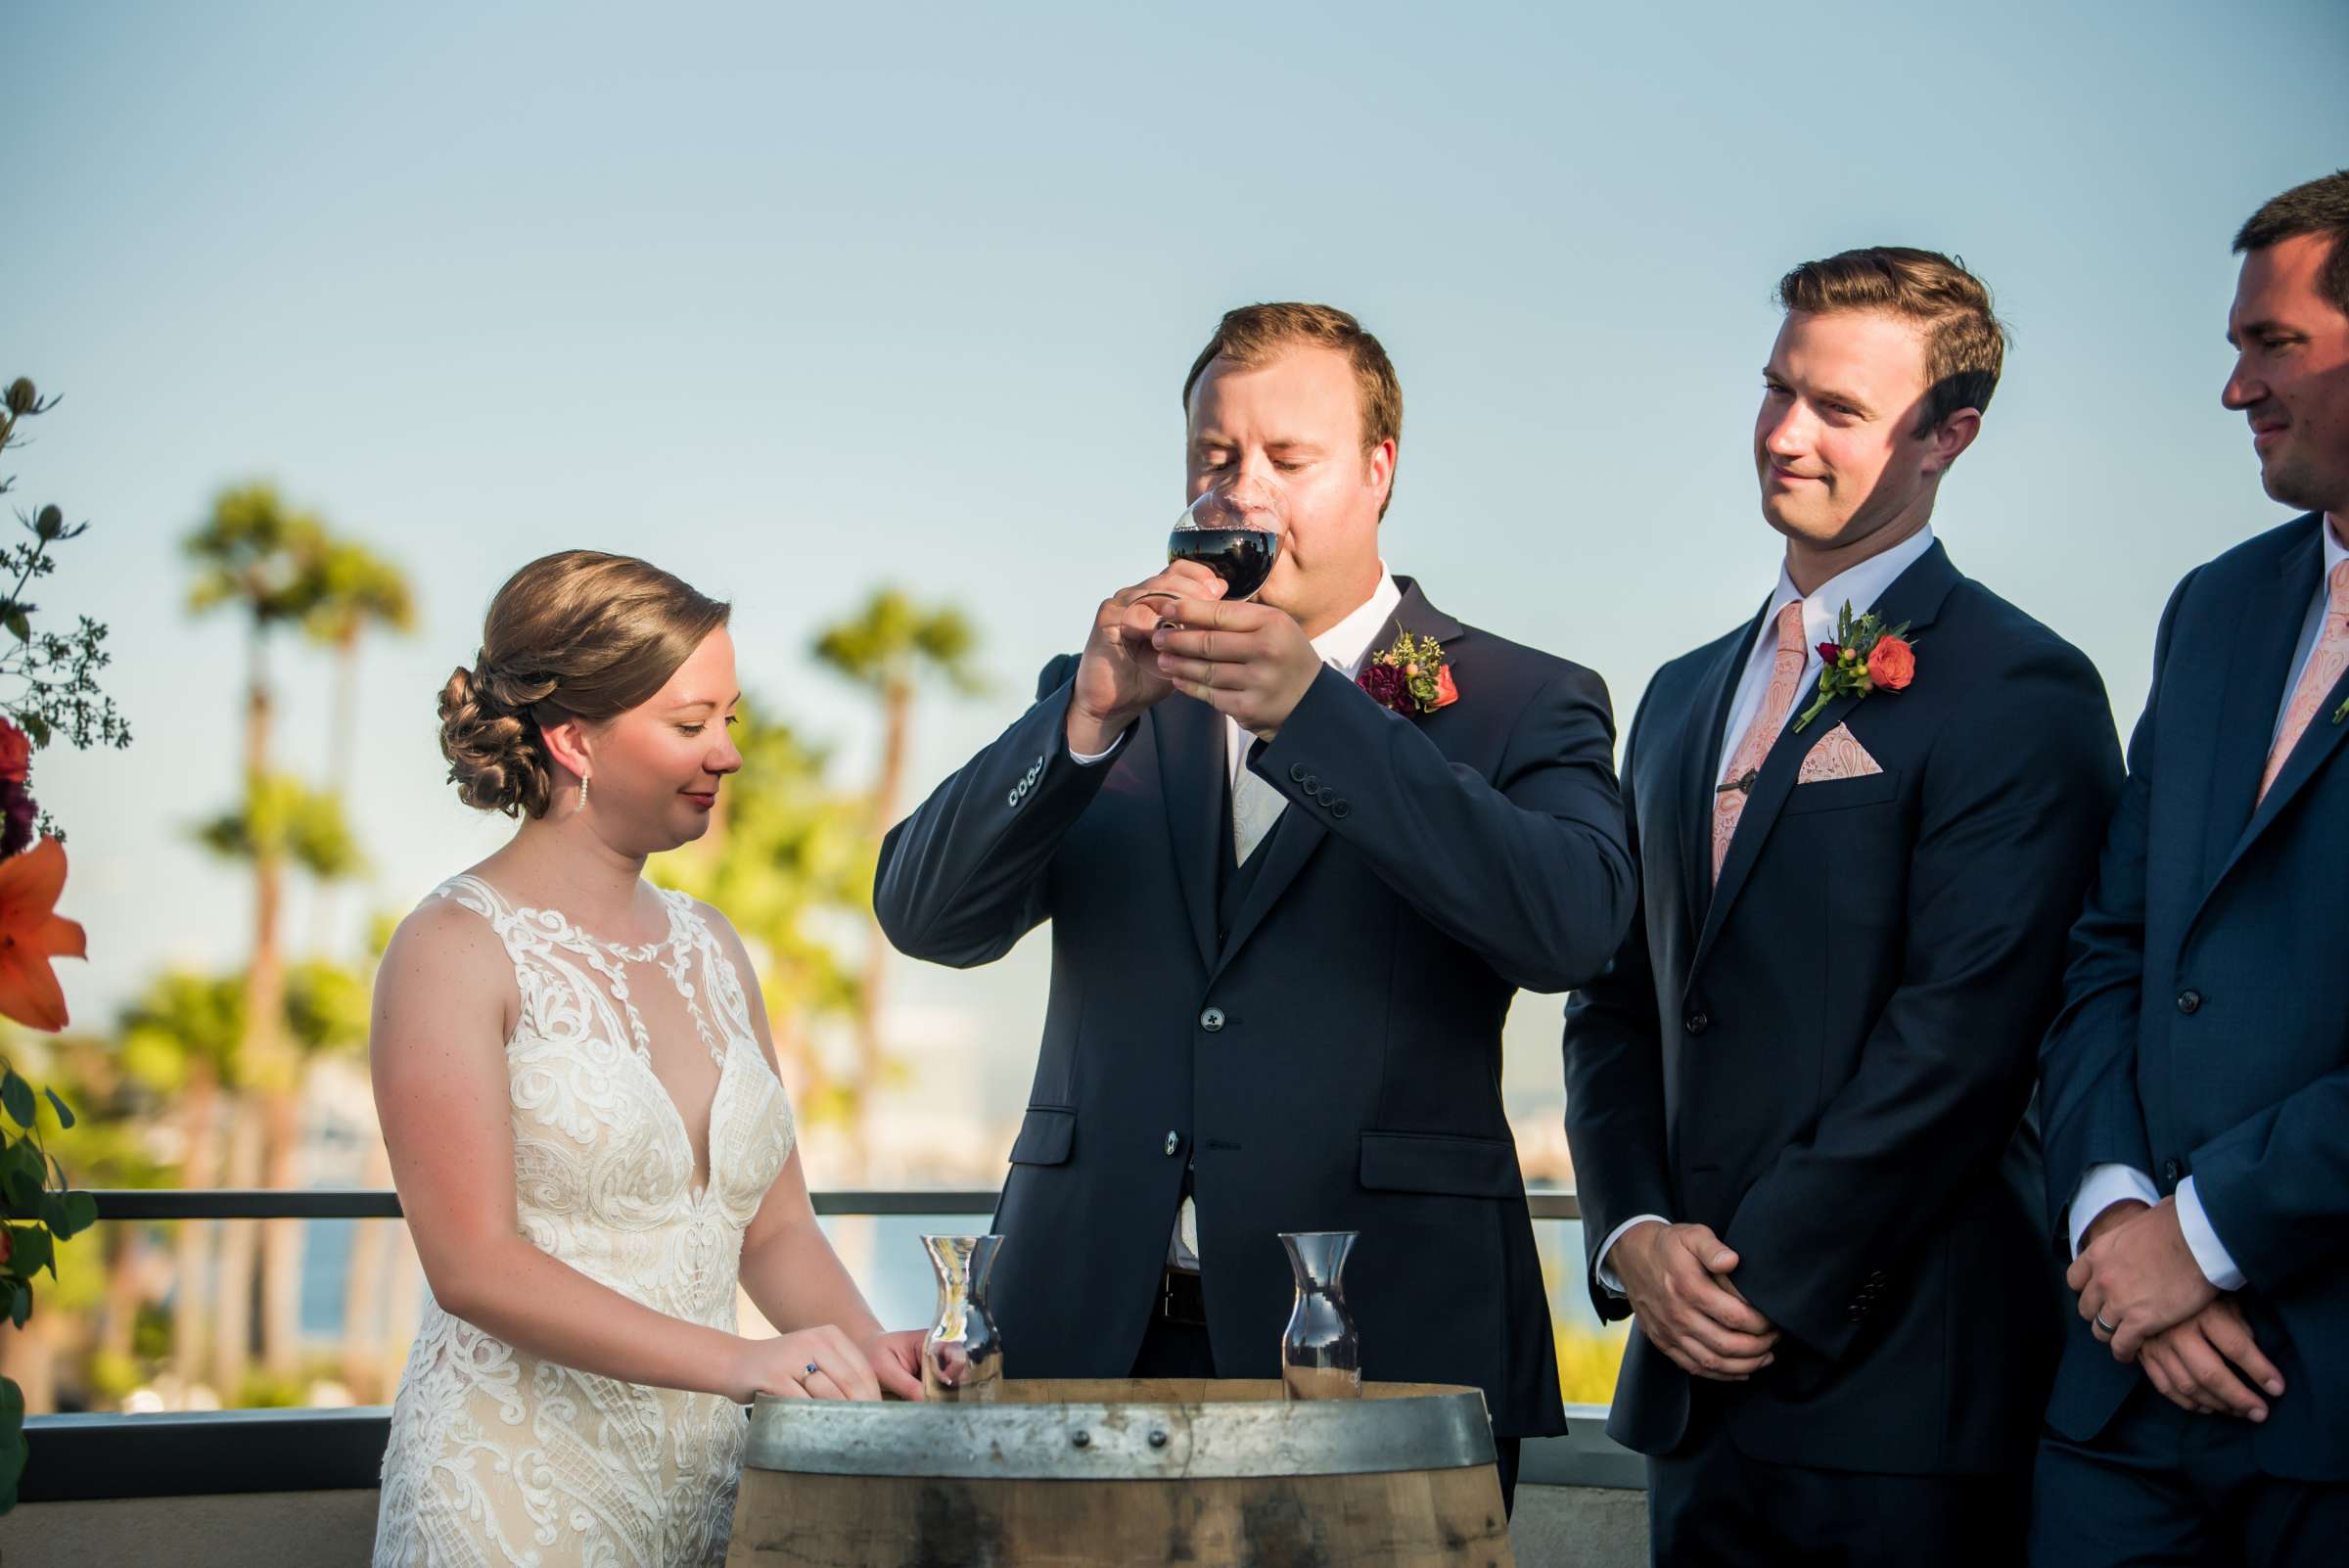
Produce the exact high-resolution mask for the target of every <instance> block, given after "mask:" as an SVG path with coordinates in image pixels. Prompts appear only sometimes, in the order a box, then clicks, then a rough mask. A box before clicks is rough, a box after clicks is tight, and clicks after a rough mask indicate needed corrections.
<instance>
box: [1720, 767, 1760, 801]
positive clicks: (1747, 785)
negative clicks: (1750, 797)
mask: <svg viewBox="0 0 2349 1568" xmlns="http://www.w3.org/2000/svg"><path fill="white" fill-rule="evenodd" d="M1761 776H1762V773H1761V770H1760V769H1759V768H1752V767H1749V768H1747V769H1746V770H1745V771H1744V772H1742V773H1740V774H1738V775H1737V776H1736V777H1735V778H1733V779H1731V780H1729V781H1728V782H1727V784H1724V785H1721V786H1720V787H1718V788H1717V789H1715V790H1714V791H1713V793H1714V794H1716V795H1727V794H1728V793H1729V791H1731V790H1736V791H1737V792H1738V793H1740V794H1751V793H1753V788H1754V780H1756V779H1758V778H1760V777H1761Z"/></svg>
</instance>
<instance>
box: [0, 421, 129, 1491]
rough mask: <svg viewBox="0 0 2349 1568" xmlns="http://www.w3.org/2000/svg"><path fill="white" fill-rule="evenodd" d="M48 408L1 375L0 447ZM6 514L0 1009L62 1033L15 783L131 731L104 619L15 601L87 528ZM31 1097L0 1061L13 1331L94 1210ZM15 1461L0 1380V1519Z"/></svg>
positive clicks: (2, 1295) (0, 1272)
mask: <svg viewBox="0 0 2349 1568" xmlns="http://www.w3.org/2000/svg"><path fill="white" fill-rule="evenodd" d="M54 406H55V400H54V399H44V398H43V397H42V396H41V395H40V392H38V390H37V389H35V388H34V386H33V384H32V382H31V380H30V379H28V378H26V377H23V376H19V377H18V378H17V379H16V380H14V381H12V382H10V383H9V384H8V386H7V388H6V389H5V391H0V452H6V451H7V450H9V449H10V448H11V447H14V446H18V445H21V444H22V443H23V434H22V430H21V426H22V425H23V421H25V420H28V419H34V418H37V417H39V416H40V415H42V414H45V413H47V412H48V411H49V410H50V409H51V408H52V407H54ZM15 485H16V480H15V478H14V477H13V476H10V477H8V478H4V479H0V494H7V493H10V492H11V491H13V490H14V488H15ZM17 521H18V523H19V524H20V525H22V526H23V530H24V531H25V534H26V537H25V538H23V539H20V540H18V541H16V542H15V543H13V544H11V545H9V546H8V547H7V548H6V549H5V550H0V629H5V631H6V633H7V637H6V638H5V639H0V712H4V713H5V714H6V715H7V720H8V721H6V722H0V807H4V811H0V815H4V816H5V818H6V825H5V828H4V829H0V934H4V935H5V937H6V939H7V940H6V943H5V947H6V950H7V961H6V962H5V963H0V1013H5V1014H7V1015H8V1016H10V1017H12V1018H15V1019H16V1020H17V1021H18V1022H20V1023H23V1024H28V1025H30V1026H32V1027H33V1028H36V1029H45V1030H52V1031H54V1030H58V1029H62V1028H64V1027H65V1024H66V1009H65V1001H64V997H63V995H62V993H61V992H59V990H58V987H57V981H56V977H55V976H54V975H52V974H51V973H50V970H49V960H50V959H51V958H52V957H54V956H66V955H71V956H79V955H80V953H81V951H82V933H81V928H80V927H78V926H76V925H74V924H73V923H72V922H71V921H69V920H61V919H59V918H58V916H57V914H56V912H55V905H56V902H57V896H58V893H59V892H60V890H62V888H63V887H64V885H65V876H66V868H65V852H64V851H63V850H62V849H61V848H60V847H59V844H60V841H61V840H62V838H63V835H62V834H58V833H56V832H55V831H54V824H53V823H52V822H51V821H50V819H49V816H48V813H47V812H45V811H43V812H40V823H39V826H40V831H41V833H42V834H43V835H44V836H43V837H41V839H40V840H39V842H38V843H37V844H33V843H32V842H31V841H32V839H33V832H32V826H31V822H30V820H29V819H30V818H31V816H32V815H33V813H34V811H35V810H36V809H37V807H35V806H34V804H33V802H32V798H31V795H30V793H29V791H28V789H27V787H26V786H27V779H28V775H29V773H30V770H31V754H32V753H33V752H35V751H39V750H43V749H45V748H46V747H47V746H48V745H49V743H50V742H51V741H52V740H55V739H57V738H59V737H63V738H64V739H66V740H67V741H69V742H70V743H71V744H72V745H73V746H74V747H75V748H77V749H81V748H87V747H90V746H95V745H106V746H113V747H123V746H127V745H129V744H130V726H129V724H128V723H126V722H125V721H124V720H123V718H122V715H120V714H119V713H117V712H116V711H115V705H114V702H113V701H112V699H110V698H108V697H107V695H106V694H105V693H104V692H103V691H101V690H100V689H99V685H98V673H99V671H100V670H102V669H105V668H106V666H107V663H108V658H109V655H108V653H107V650H106V636H107V629H106V627H105V626H103V625H101V624H99V623H97V622H95V621H92V620H91V619H90V618H89V617H87V616H83V617H81V618H80V620H79V623H78V624H77V625H76V626H75V628H74V629H73V630H72V631H69V632H66V633H63V634H60V633H57V632H53V631H48V630H45V629H40V628H36V627H35V626H34V625H33V623H32V617H33V615H34V614H35V613H36V612H37V611H38V610H39V608H40V607H39V606H38V605H36V604H34V603H32V602H31V601H30V600H29V599H28V598H27V597H26V594H27V592H28V591H29V590H30V589H31V587H32V585H33V584H34V583H36V582H38V581H39V580H40V579H42V578H43V577H46V576H49V575H50V574H51V573H52V572H54V571H55V570H56V569H57V562H56V558H55V555H54V554H53V551H54V549H55V547H56V546H57V545H59V544H62V543H65V542H67V541H69V540H71V539H77V538H79V537H80V536H81V535H82V534H83V533H84V532H86V531H88V529H89V525H88V524H86V523H83V524H75V525H73V526H72V527H70V528H69V527H68V526H67V524H66V515H65V512H64V510H63V509H62V508H61V507H59V506H57V505H56V504H54V503H50V504H47V505H43V506H41V507H39V508H38V509H37V510H35V511H34V512H32V513H31V514H30V515H29V516H28V515H26V514H25V513H23V512H22V511H19V512H18V513H17ZM11 639H13V645H11V642H10V640H11ZM44 1102H46V1104H47V1107H48V1113H49V1115H50V1117H51V1118H52V1120H54V1121H55V1123H56V1125H57V1127H58V1128H59V1130H65V1129H67V1128H70V1127H71V1126H72V1125H73V1113H72V1111H71V1110H70V1109H69V1108H68V1106H67V1104H66V1102H65V1100H64V1099H63V1098H61V1097H60V1096H59V1095H58V1093H57V1091H56V1090H55V1089H51V1088H43V1089H41V1090H40V1091H39V1092H38V1093H37V1094H36V1092H35V1091H34V1089H33V1086H32V1084H29V1083H27V1082H26V1081H25V1080H24V1078H23V1075H22V1074H20V1073H19V1072H18V1071H17V1070H16V1067H15V1065H14V1064H13V1063H10V1062H8V1061H7V1060H6V1059H5V1058H0V1204H5V1207H6V1212H7V1216H8V1219H7V1221H6V1222H5V1224H0V1314H5V1316H6V1318H7V1320H8V1323H9V1325H10V1326H11V1327H12V1328H13V1329H15V1330H16V1331H18V1332H20V1333H21V1332H23V1328H24V1325H25V1323H26V1322H27V1321H28V1320H29V1319H30V1318H31V1316H32V1306H33V1279H34V1276H35V1275H37V1274H39V1273H40V1272H41V1271H42V1270H43V1269H47V1270H48V1273H49V1278H50V1280H51V1282H52V1283H54V1282H55V1281H56V1279H57V1248H58V1246H59V1244H60V1243H62V1242H65V1241H68V1240H70V1239H71V1238H72V1237H73V1236H75V1235H77V1234H79V1233H80V1232H81V1231H83V1230H86V1229H88V1228H89V1227H90V1225H91V1224H92V1223H93V1222H95V1221H96V1220H97V1218H98V1205H97V1201H96V1200H95V1199H93V1198H92V1197H91V1196H90V1195H89V1194H88V1193H86V1192H75V1191H73V1190H71V1187H70V1184H69V1182H68V1180H67V1178H66V1170H65V1167H64V1166H63V1165H61V1164H59V1163H58V1161H57V1159H56V1157H55V1156H54V1155H52V1154H51V1153H50V1152H49V1148H48V1144H47V1142H46V1140H45V1139H44V1137H43V1135H42V1131H41V1115H42V1106H43V1103H44ZM24 1460H25V1444H24V1394H23V1390H22V1389H21V1388H19V1387H18V1386H17V1384H16V1383H15V1382H14V1381H13V1380H10V1379H8V1378H0V1513H4V1512H6V1511H7V1510H9V1509H10V1508H13V1507H15V1506H16V1501H17V1483H18V1480H19V1479H20V1477H22V1476H23V1470H24Z"/></svg>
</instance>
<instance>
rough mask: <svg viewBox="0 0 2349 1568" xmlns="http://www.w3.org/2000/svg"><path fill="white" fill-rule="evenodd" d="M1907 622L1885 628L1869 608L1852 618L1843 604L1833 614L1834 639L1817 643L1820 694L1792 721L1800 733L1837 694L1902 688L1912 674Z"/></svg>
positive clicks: (1912, 655)
mask: <svg viewBox="0 0 2349 1568" xmlns="http://www.w3.org/2000/svg"><path fill="white" fill-rule="evenodd" d="M1908 630H1909V623H1908V622H1906V621H1904V622H1902V623H1900V624H1899V625H1897V626H1891V627H1887V626H1886V625H1885V624H1884V623H1883V622H1882V621H1880V620H1878V619H1877V618H1876V615H1875V612H1874V611H1872V610H1871V611H1869V612H1868V613H1867V614H1866V615H1862V616H1855V615H1853V614H1852V607H1851V605H1850V604H1849V603H1848V602H1847V603H1846V604H1845V605H1844V607H1843V614H1842V615H1841V616H1839V617H1837V618H1836V622H1835V640H1834V641H1833V642H1822V643H1820V644H1819V658H1820V659H1821V660H1822V661H1824V663H1825V668H1824V669H1820V670H1819V695H1818V696H1817V697H1814V698H1813V699H1812V700H1811V706H1810V707H1808V708H1806V709H1804V710H1803V713H1802V716H1801V717H1799V718H1797V719H1796V720H1795V721H1794V729H1795V732H1796V733H1797V734H1800V733H1801V732H1802V730H1803V727H1804V726H1805V725H1806V724H1809V723H1810V722H1811V720H1813V719H1814V718H1817V717H1818V716H1819V710H1821V709H1823V708H1825V707H1826V706H1827V704H1829V703H1831V702H1833V701H1834V700H1835V699H1836V698H1838V697H1844V696H1851V697H1865V696H1866V695H1867V694H1868V693H1869V692H1871V691H1876V690H1879V689H1881V690H1884V691H1906V690H1908V688H1909V682H1910V681H1911V680H1913V679H1915V678H1916V648H1915V646H1914V645H1913V644H1912V643H1911V642H1909V641H1908V640H1907V637H1906V633H1907V632H1908Z"/></svg>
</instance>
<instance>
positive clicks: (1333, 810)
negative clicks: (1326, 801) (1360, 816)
mask: <svg viewBox="0 0 2349 1568" xmlns="http://www.w3.org/2000/svg"><path fill="white" fill-rule="evenodd" d="M1329 814H1330V815H1332V816H1334V817H1336V818H1337V819H1338V820H1339V821H1341V822H1343V821H1345V820H1346V819H1347V818H1348V817H1350V816H1352V815H1354V803H1353V802H1352V801H1336V802H1333V803H1331V805H1330V807H1329Z"/></svg>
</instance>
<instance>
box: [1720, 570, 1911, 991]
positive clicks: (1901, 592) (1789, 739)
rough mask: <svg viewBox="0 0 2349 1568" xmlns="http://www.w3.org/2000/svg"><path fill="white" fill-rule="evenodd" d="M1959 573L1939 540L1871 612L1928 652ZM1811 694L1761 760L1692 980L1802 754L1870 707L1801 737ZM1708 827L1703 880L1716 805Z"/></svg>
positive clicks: (1845, 707) (1840, 712)
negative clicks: (1799, 722)
mask: <svg viewBox="0 0 2349 1568" xmlns="http://www.w3.org/2000/svg"><path fill="white" fill-rule="evenodd" d="M1957 581H1958V577H1957V568H1956V567H1954V566H1952V565H1950V557H1949V552H1948V551H1946V550H1944V549H1943V548H1942V547H1941V544H1940V542H1939V541H1938V540H1936V541H1935V542H1934V545H1933V547H1932V548H1931V549H1929V550H1927V551H1926V552H1925V553H1924V554H1923V555H1921V556H1919V557H1917V559H1916V561H1915V562H1914V564H1912V565H1911V567H1910V568H1909V570H1908V571H1906V572H1903V573H1902V574H1901V575H1900V576H1897V577H1895V578H1893V579H1892V585H1891V586H1890V587H1888V588H1886V589H1885V590H1884V592H1883V594H1882V595H1881V596H1880V597H1879V598H1878V599H1877V600H1876V602H1875V603H1874V604H1873V605H1871V606H1868V607H1867V608H1869V609H1871V610H1873V611H1874V612H1875V614H1876V616H1877V618H1878V619H1879V620H1881V621H1882V622H1883V623H1885V624H1886V625H1888V626H1897V625H1899V624H1900V623H1902V622H1904V621H1906V622H1908V623H1909V635H1910V640H1911V641H1912V642H1918V643H1919V644H1920V650H1919V651H1920V653H1921V652H1922V647H1921V644H1922V636H1923V632H1924V630H1925V628H1926V627H1928V626H1930V625H1931V624H1932V623H1933V618H1934V617H1935V616H1936V615H1938V614H1940V612H1941V603H1942V601H1943V600H1944V599H1946V598H1948V597H1949V593H1950V590H1951V589H1952V588H1954V587H1956V586H1957ZM1923 657H1924V658H1925V659H1930V658H1931V657H1932V656H1931V655H1930V654H1923ZM1923 678H1925V679H1930V678H1931V676H1930V675H1929V674H1924V675H1923ZM1810 695H1811V689H1808V688H1807V689H1806V690H1805V692H1804V700H1802V701H1800V702H1798V704H1797V706H1796V709H1795V713H1794V715H1792V716H1789V717H1788V718H1787V720H1786V725H1785V727H1784V728H1783V729H1781V730H1779V731H1778V738H1777V739H1776V740H1775V741H1774V742H1773V743H1772V745H1771V748H1770V753H1769V755H1768V756H1766V757H1764V758H1763V760H1762V767H1761V770H1760V776H1759V777H1757V778H1756V779H1755V780H1754V788H1753V793H1752V794H1751V795H1750V796H1748V797H1747V799H1746V803H1745V810H1744V812H1743V813H1742V814H1740V815H1739V817H1738V819H1737V832H1736V834H1735V836H1734V837H1732V838H1731V839H1730V840H1729V853H1728V855H1727V858H1725V859H1724V860H1723V861H1722V863H1721V880H1720V881H1719V882H1718V883H1717V884H1715V886H1714V889H1713V901H1712V903H1711V905H1710V906H1709V907H1707V908H1706V910H1705V925H1704V930H1703V932H1702V933H1701V934H1700V935H1699V936H1698V937H1697V939H1696V955H1695V957H1694V958H1692V959H1691V960H1690V961H1689V965H1688V973H1689V977H1690V978H1691V979H1694V977H1695V975H1696V973H1697V971H1698V970H1700V969H1702V968H1703V967H1704V962H1705V958H1706V956H1707V955H1708V954H1709V953H1711V952H1712V950H1713V944H1714V942H1715V940H1716V939H1718V938H1719V937H1720V935H1721V927H1722V923H1723V922H1724V921H1725V920H1727V918H1728V913H1729V910H1730V908H1731V907H1732V906H1733V905H1734V904H1735V903H1736V901H1737V895H1738V894H1740V893H1742V892H1743V891H1744V890H1745V883H1746V878H1747V876H1748V874H1749V873H1750V872H1751V871H1752V870H1753V868H1754V862H1755V861H1756V860H1758V859H1759V858H1760V857H1761V854H1762V847H1763V845H1765V844H1766V843H1768V842H1769V840H1770V830H1771V828H1772V827H1773V826H1774V825H1775V824H1776V822H1777V819H1778V812H1779V810H1780V809H1781V808H1783V807H1784V806H1785V805H1786V797H1787V796H1788V795H1790V794H1792V793H1793V792H1794V783H1795V780H1796V779H1797V778H1798V777H1799V776H1800V775H1801V773H1802V766H1803V755H1804V754H1805V753H1806V752H1808V751H1810V749H1811V748H1812V747H1813V746H1814V745H1816V744H1817V743H1818V741H1819V737H1820V736H1821V735H1825V734H1827V733H1829V732H1830V731H1832V730H1833V729H1834V728H1835V726H1836V725H1837V724H1840V723H1842V722H1843V720H1844V717H1845V715H1848V714H1850V713H1851V711H1852V710H1853V709H1854V708H1856V707H1858V706H1859V705H1860V703H1861V702H1863V701H1864V700H1865V699H1863V698H1860V697H1854V696H1849V695H1846V696H1842V697H1838V698H1836V699H1835V700H1834V701H1833V702H1831V703H1829V704H1827V706H1826V707H1825V708H1824V709H1822V710H1821V711H1820V712H1819V716H1818V717H1816V718H1814V719H1812V720H1811V722H1810V723H1809V724H1808V725H1806V726H1804V728H1803V730H1802V731H1801V733H1799V734H1798V733H1796V731H1795V727H1794V720H1795V718H1798V717H1800V716H1801V715H1802V711H1803V710H1804V709H1806V708H1808V707H1810V702H1809V700H1808V699H1809V697H1810ZM1878 700H1880V701H1885V702H1913V701H1915V698H1913V697H1911V696H1910V695H1908V694H1907V693H1901V694H1899V695H1895V696H1886V697H1883V698H1880V699H1878ZM1719 745H1720V743H1719V742H1718V741H1716V742H1714V746H1715V748H1716V749H1717V750H1718V749H1719ZM1705 821H1706V832H1707V835H1708V837H1707V840H1706V844H1705V848H1704V873H1705V874H1706V875H1710V874H1711V872H1712V868H1713V846H1712V842H1711V838H1710V834H1711V831H1712V829H1711V823H1712V806H1711V802H1710V800H1709V799H1708V801H1707V804H1706V807H1705Z"/></svg>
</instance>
